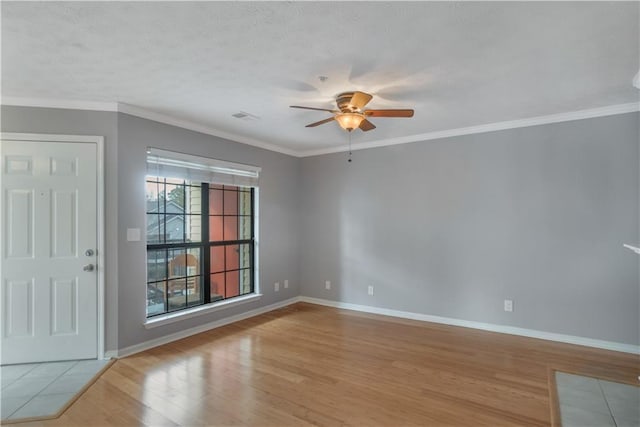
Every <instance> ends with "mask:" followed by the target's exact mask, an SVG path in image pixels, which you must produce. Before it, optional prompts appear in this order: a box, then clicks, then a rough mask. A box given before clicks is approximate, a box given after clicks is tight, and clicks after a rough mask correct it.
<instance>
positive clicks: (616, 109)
mask: <svg viewBox="0 0 640 427" xmlns="http://www.w3.org/2000/svg"><path fill="white" fill-rule="evenodd" d="M636 111H640V102H630V103H628V104H617V105H608V106H606V107H600V108H591V109H588V110H579V111H571V112H567V113H559V114H551V115H548V116H538V117H530V118H526V119H518V120H509V121H505V122H496V123H487V124H484V125H478V126H469V127H464V128H457V129H447V130H442V131H436V132H427V133H422V134H417V135H408V136H403V137H399V138H389V139H383V140H378V141H370V142H362V143H357V144H352V146H351V150H352V151H355V150H364V149H367V148H378V147H386V146H389V145H399V144H409V143H412V142H420V141H429V140H433V139H442V138H451V137H453V136H462V135H471V134H476V133H486V132H495V131H499V130H506V129H516V128H523V127H530V126H539V125H546V124H550V123H560V122H569V121H573V120H582V119H591V118H595V117H604V116H612V115H616V114H624V113H633V112H636ZM345 151H349V147H348V146H346V145H345V146H341V147H333V148H323V149H319V150H310V151H304V152H302V153H301V154H302V156H301V157H310V156H319V155H323V154H331V153H342V152H345Z"/></svg>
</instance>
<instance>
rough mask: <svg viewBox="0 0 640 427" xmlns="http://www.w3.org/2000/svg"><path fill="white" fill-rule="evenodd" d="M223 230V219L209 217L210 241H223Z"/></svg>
mask: <svg viewBox="0 0 640 427" xmlns="http://www.w3.org/2000/svg"><path fill="white" fill-rule="evenodd" d="M222 230H223V227H222V217H221V216H210V217H209V241H210V242H219V241H221V240H223V234H222Z"/></svg>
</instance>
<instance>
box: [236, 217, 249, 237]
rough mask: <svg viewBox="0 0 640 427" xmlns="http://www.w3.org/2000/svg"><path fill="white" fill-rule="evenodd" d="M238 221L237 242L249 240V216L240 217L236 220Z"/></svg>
mask: <svg viewBox="0 0 640 427" xmlns="http://www.w3.org/2000/svg"><path fill="white" fill-rule="evenodd" d="M238 219H239V220H240V229H239V232H240V235H239V236H238V240H243V239H250V238H251V217H250V216H241V217H239V218H238Z"/></svg>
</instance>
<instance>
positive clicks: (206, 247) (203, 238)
mask: <svg viewBox="0 0 640 427" xmlns="http://www.w3.org/2000/svg"><path fill="white" fill-rule="evenodd" d="M150 178H151V179H150ZM167 179H172V178H171V177H168V176H157V175H150V174H146V175H145V183H159V184H163V185H164V187H163V193H166V184H167ZM161 180H162V181H163V182H161ZM180 180H181V181H182V184H179V185H181V186H182V187H183V189H184V191H183V207H185V208H186V198H187V191H186V188H187V187H199V188H200V194H201V196H200V197H201V202H200V203H201V207H200V213H199V214H193V213H191V214H187V213H185V212H183V213H182V214H181V216H182V217H183V241H182V242H167V241H166V234H167V230H166V218H167V214H168V213H167V210H166V203H167V197H166V194H165V197H164V203H165V209H163V212H161V213H160V212H158V213H157V215H159V217H160V219H159V223H160V222H161V221H162V222H163V223H164V226H163V228H164V238H163V240H164V241H163V242H161V241H158V242H156V243H149V242H148V240H147V237H148V236H147V234H146V229H145V241H146V256H147V263H146V265H147V267H146V274H145V277H146V284H145V286H146V289H147V292H148V287H149V285H150V284H154V283H161V282H164V290H163V291H164V310H163V311H162V312H160V313H155V314H151V315H149V314H148V312H147V311H146V310H145V318H146V321H147V322H155V321H156V320H162V319H165V318H167V317H175V316H182V315H184V314H188V313H189V312H191V311H193V310H194V309H196V310H198V311H201V310H202V309H203V308H213V307H216V306H228V305H230V304H229V303H233V302H235V301H234V300H236V299H238V300H240V299H242V300H247V297H252V296H259V294H258V293H257V292H258V283H257V269H256V257H257V239H256V230H257V223H256V222H257V209H256V208H257V201H256V197H257V190H258V187H254V186H245V185H235V184H217V183H209V182H197V181H191V180H188V179H182V178H180ZM173 185H176V184H173ZM212 185H215V186H220V189H219V191H222V195H223V196H224V192H225V191H235V192H236V193H237V197H238V200H240V196H241V194H243V193H248V194H249V195H250V212H249V213H248V214H240V213H239V208H238V211H237V213H236V214H235V215H232V214H225V213H224V211H223V212H222V214H221V216H222V217H223V218H224V217H225V216H235V217H237V218H238V219H239V218H242V217H249V218H250V224H251V230H250V236H249V238H244V239H234V240H224V236H223V240H214V241H211V240H210V233H209V232H210V226H209V223H210V218H211V216H212V214H211V212H210V206H209V195H210V190H211V188H210V187H211V186H212ZM228 187H233V188H234V189H231V188H228ZM214 190H218V189H214ZM247 190H248V191H247ZM158 197H159V195H158ZM223 199H224V197H223ZM223 203H224V201H223ZM238 203H239V202H238ZM145 212H146V217H147V219H148V218H149V215H150V214H151V213H150V212H148V211H147V210H146V209H145ZM188 215H199V216H200V218H201V221H200V223H201V229H200V241H199V242H187V241H186V240H187V239H186V226H185V225H186V217H187V216H188ZM239 227H240V221H238V232H239ZM236 237H241V236H240V234H238V235H236ZM233 245H249V258H250V259H249V266H248V267H245V268H243V267H242V265H238V268H236V269H227V265H226V255H225V262H224V264H225V266H224V268H225V269H224V270H223V273H224V274H225V279H226V275H227V273H229V272H238V274H240V272H241V271H243V270H247V269H248V270H249V272H250V275H249V277H250V289H249V292H247V293H241V291H242V289H241V288H240V289H239V291H238V295H234V296H231V297H224V298H222V299H216V300H214V301H212V300H211V275H212V274H213V273H212V272H211V248H213V247H219V246H222V247H228V246H233ZM191 248H198V249H200V260H199V272H198V274H197V275H190V274H186V273H185V277H184V279H185V281H186V279H187V278H188V277H197V276H198V275H199V277H200V283H201V285H200V286H201V295H202V297H201V298H200V300H199V301H198V303H196V304H193V303H191V304H190V303H189V299H188V292H187V293H186V294H185V305H184V306H182V307H180V308H177V309H173V310H170V304H169V297H170V295H169V281H170V279H169V278H170V275H169V271H168V269H169V261H168V259H169V257H168V253H167V252H165V258H164V259H165V261H166V266H165V277H164V280H152V281H149V267H148V265H149V264H148V260H149V253H150V252H151V251H158V250H164V251H169V250H171V249H183V250H184V251H185V254H186V253H188V250H189V249H191ZM225 253H226V250H225ZM179 279H183V277H180V278H179ZM225 282H226V280H225ZM239 286H240V284H239ZM225 287H226V284H225ZM185 289H186V288H185ZM225 294H226V292H225ZM146 301H147V307H148V301H149V299H148V297H147V298H146ZM185 311H187V312H185Z"/></svg>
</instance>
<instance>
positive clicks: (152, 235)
mask: <svg viewBox="0 0 640 427" xmlns="http://www.w3.org/2000/svg"><path fill="white" fill-rule="evenodd" d="M163 217H164V216H163V215H159V214H148V215H147V243H161V242H162V239H163V238H164V222H163Z"/></svg>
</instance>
